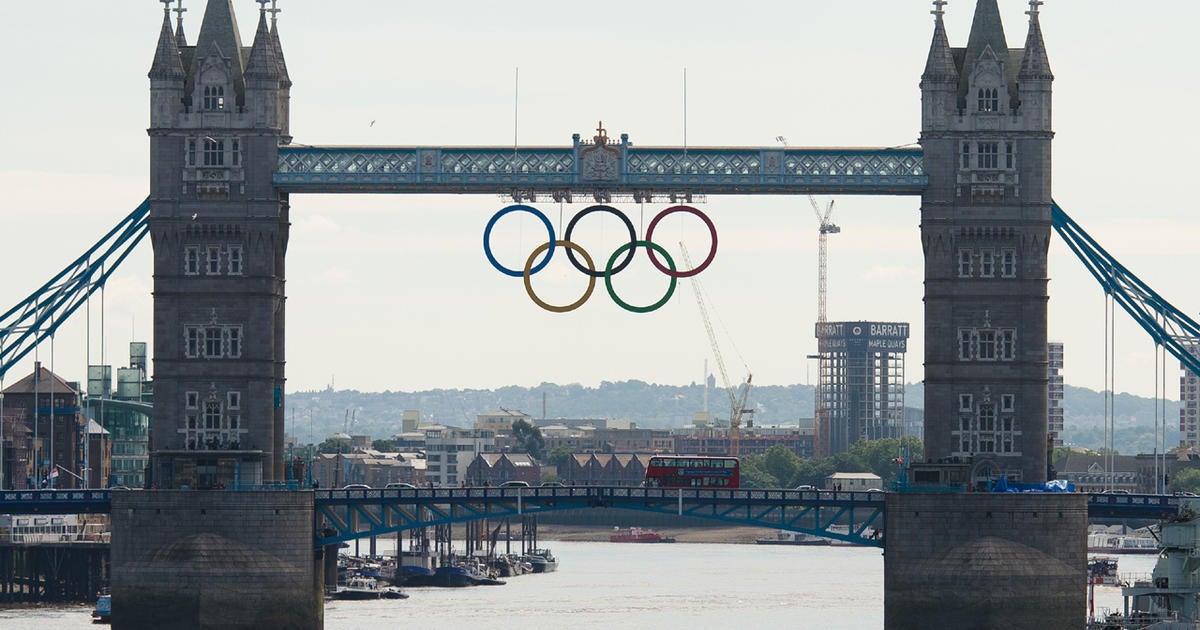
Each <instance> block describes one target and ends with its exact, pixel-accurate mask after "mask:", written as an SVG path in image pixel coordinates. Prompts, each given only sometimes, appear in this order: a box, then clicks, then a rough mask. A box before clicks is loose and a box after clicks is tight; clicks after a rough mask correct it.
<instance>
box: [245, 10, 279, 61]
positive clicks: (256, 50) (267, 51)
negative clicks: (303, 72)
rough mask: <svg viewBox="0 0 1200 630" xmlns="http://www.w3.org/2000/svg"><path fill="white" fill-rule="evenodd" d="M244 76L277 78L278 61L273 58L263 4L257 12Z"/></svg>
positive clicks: (272, 47)
mask: <svg viewBox="0 0 1200 630" xmlns="http://www.w3.org/2000/svg"><path fill="white" fill-rule="evenodd" d="M261 1H262V0H260V2H261ZM246 78H247V79H268V80H276V81H278V80H279V61H278V60H277V59H275V43H274V42H273V41H272V40H271V31H270V29H268V28H267V11H266V6H265V5H264V7H263V9H262V10H260V11H259V14H258V31H257V32H255V33H254V45H253V46H251V48H250V59H249V61H247V62H246Z"/></svg>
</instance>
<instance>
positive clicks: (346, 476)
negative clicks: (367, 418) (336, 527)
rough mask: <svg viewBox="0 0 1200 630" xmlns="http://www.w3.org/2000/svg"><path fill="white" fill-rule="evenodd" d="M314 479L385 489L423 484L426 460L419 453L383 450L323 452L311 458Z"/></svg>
mask: <svg viewBox="0 0 1200 630" xmlns="http://www.w3.org/2000/svg"><path fill="white" fill-rule="evenodd" d="M312 478H313V480H314V481H316V482H317V483H318V484H319V485H320V486H321V487H324V488H340V487H342V486H345V485H348V484H352V483H353V484H365V485H368V486H371V487H372V488H382V487H384V486H386V485H387V484H389V483H411V484H413V485H414V486H418V485H424V484H425V483H427V482H426V480H425V459H424V458H423V457H421V456H420V454H419V453H411V452H410V453H383V452H380V451H376V450H374V449H363V450H355V451H354V452H350V453H320V454H318V455H317V456H316V457H315V458H313V461H312Z"/></svg>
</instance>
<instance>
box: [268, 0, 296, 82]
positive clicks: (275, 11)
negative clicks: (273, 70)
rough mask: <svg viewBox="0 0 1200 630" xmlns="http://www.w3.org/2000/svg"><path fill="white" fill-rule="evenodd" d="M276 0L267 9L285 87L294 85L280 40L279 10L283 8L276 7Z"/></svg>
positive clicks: (272, 38)
mask: <svg viewBox="0 0 1200 630" xmlns="http://www.w3.org/2000/svg"><path fill="white" fill-rule="evenodd" d="M275 2H276V0H271V8H270V9H267V13H270V14H271V43H273V44H274V45H275V59H277V60H278V61H279V76H280V83H281V85H282V86H283V87H285V88H290V87H292V77H291V76H289V75H288V69H287V61H285V60H284V58H283V44H282V43H280V41H279V22H278V20H279V12H280V11H282V10H283V9H279V8H276V6H275Z"/></svg>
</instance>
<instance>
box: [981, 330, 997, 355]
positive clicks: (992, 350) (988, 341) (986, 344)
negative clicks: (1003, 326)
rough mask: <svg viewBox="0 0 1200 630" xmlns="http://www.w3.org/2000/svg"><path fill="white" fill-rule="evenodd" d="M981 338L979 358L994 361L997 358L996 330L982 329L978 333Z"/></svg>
mask: <svg viewBox="0 0 1200 630" xmlns="http://www.w3.org/2000/svg"><path fill="white" fill-rule="evenodd" d="M977 335H978V339H979V360H981V361H993V360H995V359H996V331H994V330H988V329H981V330H979V331H978V333H977Z"/></svg>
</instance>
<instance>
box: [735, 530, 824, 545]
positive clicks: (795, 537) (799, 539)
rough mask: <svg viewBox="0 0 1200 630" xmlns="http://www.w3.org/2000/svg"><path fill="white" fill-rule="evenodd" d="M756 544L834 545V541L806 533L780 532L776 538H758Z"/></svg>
mask: <svg viewBox="0 0 1200 630" xmlns="http://www.w3.org/2000/svg"><path fill="white" fill-rule="evenodd" d="M754 542H755V543H757V544H760V545H832V544H833V541H831V540H829V539H828V538H821V537H820V536H813V535H812V534H805V533H804V532H790V531H779V532H776V533H775V537H774V538H757V539H755V540H754Z"/></svg>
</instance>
